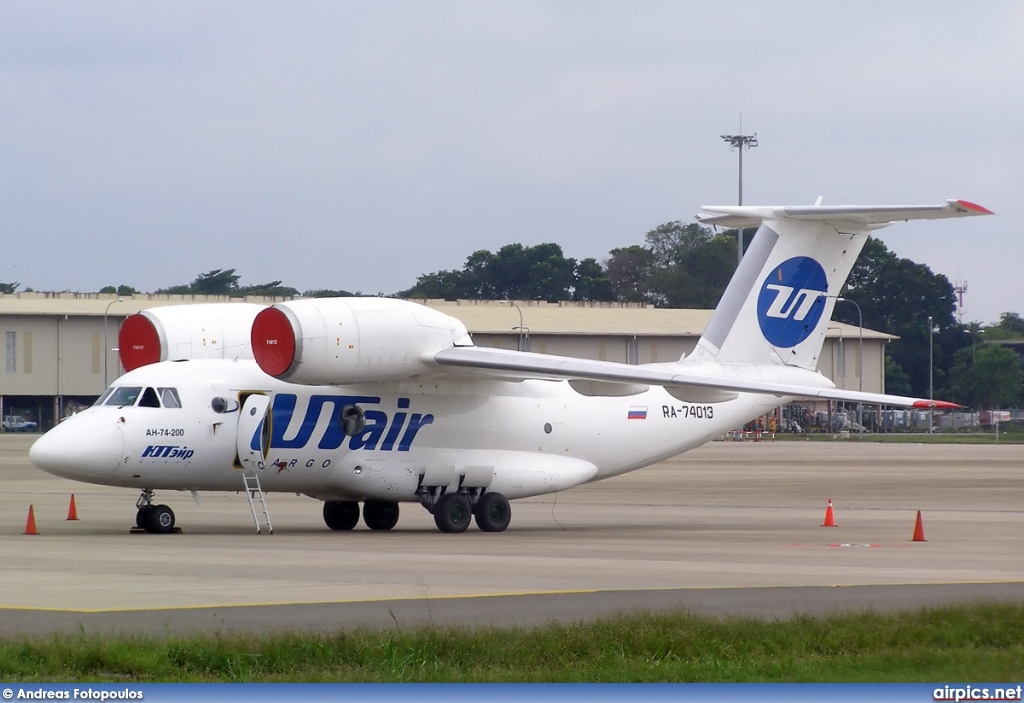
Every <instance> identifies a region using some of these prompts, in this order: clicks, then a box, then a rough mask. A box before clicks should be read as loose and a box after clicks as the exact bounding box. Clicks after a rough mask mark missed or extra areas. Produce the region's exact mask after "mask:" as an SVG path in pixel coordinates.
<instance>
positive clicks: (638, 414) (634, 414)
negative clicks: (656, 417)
mask: <svg viewBox="0 0 1024 703" xmlns="http://www.w3.org/2000/svg"><path fill="white" fill-rule="evenodd" d="M626 419H627V420H646V419H647V406H646V405H634V406H633V407H631V408H630V409H629V414H628V415H626Z"/></svg>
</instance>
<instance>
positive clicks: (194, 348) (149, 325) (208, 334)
mask: <svg viewBox="0 0 1024 703" xmlns="http://www.w3.org/2000/svg"><path fill="white" fill-rule="evenodd" d="M264 308H266V306H265V305H258V304H256V303H196V304H192V305H189V304H183V305H167V306H163V307H158V308H149V309H148V310H143V311H142V312H140V313H137V314H135V315H132V316H130V317H128V318H126V319H125V321H124V324H122V325H121V331H120V332H119V333H118V336H117V341H118V344H117V346H118V353H119V354H120V356H121V365H122V366H124V368H125V370H126V371H131V370H133V369H137V368H139V367H140V366H145V365H146V364H155V363H156V362H158V361H176V360H178V359H252V347H251V346H250V344H249V338H250V331H251V330H252V322H253V320H254V319H256V314H257V313H259V312H260V311H261V310H263V309H264Z"/></svg>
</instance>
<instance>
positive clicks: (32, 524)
mask: <svg viewBox="0 0 1024 703" xmlns="http://www.w3.org/2000/svg"><path fill="white" fill-rule="evenodd" d="M25 534H26V535H38V534H39V532H38V531H37V530H36V514H35V511H34V510H32V506H31V505H30V506H28V520H26V521H25Z"/></svg>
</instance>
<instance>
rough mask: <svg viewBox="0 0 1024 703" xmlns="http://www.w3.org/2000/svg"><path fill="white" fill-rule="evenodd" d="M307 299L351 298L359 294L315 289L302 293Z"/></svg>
mask: <svg viewBox="0 0 1024 703" xmlns="http://www.w3.org/2000/svg"><path fill="white" fill-rule="evenodd" d="M302 295H303V296H304V297H306V298H351V297H353V295H359V294H358V293H354V294H353V293H349V292H348V291H347V290H340V289H339V290H332V289H330V288H314V289H312V290H307V291H304V292H303V293H302Z"/></svg>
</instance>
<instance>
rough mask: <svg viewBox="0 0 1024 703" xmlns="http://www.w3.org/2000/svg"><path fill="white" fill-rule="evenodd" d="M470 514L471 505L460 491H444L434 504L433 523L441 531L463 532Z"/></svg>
mask: <svg viewBox="0 0 1024 703" xmlns="http://www.w3.org/2000/svg"><path fill="white" fill-rule="evenodd" d="M472 516H473V506H472V505H470V503H469V498H467V497H466V496H464V495H462V494H461V493H445V494H444V495H443V496H441V499H440V500H438V501H437V505H435V506H434V523H435V524H436V525H437V529H439V530H441V532H451V533H457V532H465V531H466V528H467V527H469V521H470V518H471V517H472Z"/></svg>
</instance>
